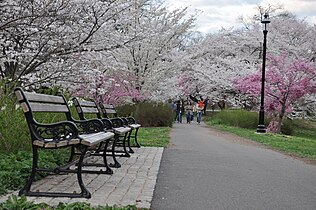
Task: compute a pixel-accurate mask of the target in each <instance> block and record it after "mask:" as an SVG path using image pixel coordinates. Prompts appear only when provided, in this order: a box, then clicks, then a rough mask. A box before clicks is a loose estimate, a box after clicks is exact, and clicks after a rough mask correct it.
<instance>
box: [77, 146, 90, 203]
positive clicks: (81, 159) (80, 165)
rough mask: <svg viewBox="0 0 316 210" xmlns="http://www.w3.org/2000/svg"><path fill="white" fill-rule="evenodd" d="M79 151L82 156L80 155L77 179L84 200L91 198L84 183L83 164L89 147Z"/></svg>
mask: <svg viewBox="0 0 316 210" xmlns="http://www.w3.org/2000/svg"><path fill="white" fill-rule="evenodd" d="M79 149H80V150H81V155H80V159H79V162H78V167H77V178H78V184H79V187H80V189H81V193H80V194H81V195H82V197H84V198H91V193H90V192H89V191H88V190H87V188H86V187H85V186H84V184H83V181H82V163H83V159H84V157H85V154H86V152H87V149H88V147H83V148H79Z"/></svg>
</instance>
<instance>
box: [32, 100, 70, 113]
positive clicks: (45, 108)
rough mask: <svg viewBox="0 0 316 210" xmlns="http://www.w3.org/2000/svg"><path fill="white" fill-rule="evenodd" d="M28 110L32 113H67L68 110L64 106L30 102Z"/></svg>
mask: <svg viewBox="0 0 316 210" xmlns="http://www.w3.org/2000/svg"><path fill="white" fill-rule="evenodd" d="M30 108H31V111H32V112H68V111H69V109H68V107H67V105H66V104H64V105H62V104H45V103H37V102H31V103H30Z"/></svg>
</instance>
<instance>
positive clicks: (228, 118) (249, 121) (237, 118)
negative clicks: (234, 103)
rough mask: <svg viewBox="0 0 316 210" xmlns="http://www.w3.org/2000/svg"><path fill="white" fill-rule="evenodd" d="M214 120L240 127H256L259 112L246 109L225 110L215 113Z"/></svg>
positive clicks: (218, 122)
mask: <svg viewBox="0 0 316 210" xmlns="http://www.w3.org/2000/svg"><path fill="white" fill-rule="evenodd" d="M211 118H213V119H212V121H214V123H217V124H226V125H230V126H235V127H240V128H250V129H251V128H256V127H257V126H258V113H256V112H249V111H246V110H242V109H239V110H223V111H220V112H218V113H217V114H215V115H214V116H213V117H211Z"/></svg>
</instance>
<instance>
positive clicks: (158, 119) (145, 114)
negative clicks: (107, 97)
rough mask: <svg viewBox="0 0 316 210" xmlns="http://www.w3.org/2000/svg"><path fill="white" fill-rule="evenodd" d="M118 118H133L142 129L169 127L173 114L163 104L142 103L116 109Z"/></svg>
mask: <svg viewBox="0 0 316 210" xmlns="http://www.w3.org/2000/svg"><path fill="white" fill-rule="evenodd" d="M117 112H118V114H119V116H125V117H126V116H133V117H134V118H135V119H136V121H137V122H138V123H140V124H141V125H142V126H144V127H166V126H168V127H171V126H172V123H173V120H174V119H173V118H174V117H173V112H172V110H171V109H170V107H169V106H168V105H166V104H163V103H154V102H143V103H139V104H137V105H124V106H121V107H118V108H117Z"/></svg>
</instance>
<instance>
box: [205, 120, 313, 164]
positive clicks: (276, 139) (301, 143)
mask: <svg viewBox="0 0 316 210" xmlns="http://www.w3.org/2000/svg"><path fill="white" fill-rule="evenodd" d="M206 124H207V125H208V126H210V127H212V128H215V129H218V130H221V131H225V132H229V133H233V134H235V135H237V136H240V137H244V138H246V139H249V140H252V141H256V142H259V143H261V144H263V145H265V146H267V147H268V148H271V149H275V150H277V151H280V152H283V153H285V154H288V155H291V156H294V157H298V158H309V159H311V160H316V139H315V140H312V139H308V138H303V137H296V136H287V135H282V134H274V133H266V134H258V133H256V129H244V128H238V127H233V126H227V125H218V124H212V121H206Z"/></svg>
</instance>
